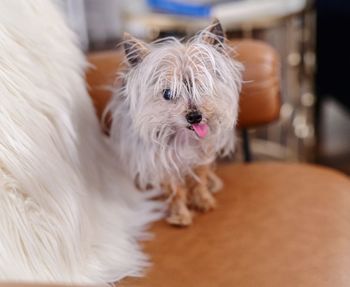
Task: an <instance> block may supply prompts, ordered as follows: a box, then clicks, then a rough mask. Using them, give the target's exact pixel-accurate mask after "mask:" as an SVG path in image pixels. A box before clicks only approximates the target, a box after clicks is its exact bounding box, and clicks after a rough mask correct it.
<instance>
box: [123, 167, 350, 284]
mask: <svg viewBox="0 0 350 287" xmlns="http://www.w3.org/2000/svg"><path fill="white" fill-rule="evenodd" d="M218 173H219V175H220V176H221V178H222V179H223V180H224V183H225V188H224V190H222V191H221V192H220V193H218V194H217V200H218V208H217V209H216V210H214V211H213V212H211V213H208V214H204V215H198V216H196V218H195V221H194V224H193V226H191V227H189V228H187V229H176V228H174V227H171V226H169V225H167V224H166V223H165V222H163V221H162V222H158V223H157V224H155V225H154V226H153V227H152V232H154V234H155V238H154V240H152V241H150V242H147V243H146V244H145V249H146V252H147V253H149V254H150V255H151V259H152V261H153V267H151V268H150V270H149V273H148V274H147V276H146V277H145V278H141V279H130V280H129V279H128V280H125V281H123V282H122V284H121V285H119V286H123V287H127V286H133V287H141V286H152V287H158V286H159V287H163V286H166V287H179V286H181V287H195V286H200V287H219V286H222V287H228V286H239V287H253V286H254V287H255V286H259V287H264V286H266V287H281V286H284V287H289V286H290V287H296V286H301V287H307V286H310V287H311V286H317V287H322V286H327V287H330V286H332V287H335V286H337V287H338V286H339V287H340V286H350V275H349V274H350V273H349V266H350V180H349V178H347V177H346V176H344V175H342V174H340V173H338V172H335V171H332V170H328V169H325V168H321V167H317V166H311V165H301V164H279V163H267V164H262V163H258V164H251V165H222V166H220V168H219V170H218Z"/></svg>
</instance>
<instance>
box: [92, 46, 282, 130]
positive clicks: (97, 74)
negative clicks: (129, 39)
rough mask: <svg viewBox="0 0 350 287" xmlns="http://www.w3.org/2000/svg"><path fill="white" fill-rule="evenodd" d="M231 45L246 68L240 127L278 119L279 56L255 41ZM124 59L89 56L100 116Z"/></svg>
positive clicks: (113, 54)
mask: <svg viewBox="0 0 350 287" xmlns="http://www.w3.org/2000/svg"><path fill="white" fill-rule="evenodd" d="M231 45H232V46H233V47H235V49H236V51H237V60H239V61H241V62H242V63H243V64H244V66H245V71H244V75H243V76H244V81H245V82H244V84H243V89H242V93H241V101H240V114H239V120H238V124H239V126H240V127H242V128H243V127H252V126H257V125H261V124H266V123H269V122H271V121H274V120H276V119H277V118H278V116H279V109H280V97H279V96H280V95H279V91H280V89H279V88H280V86H279V85H280V83H279V59H278V56H277V53H276V52H275V51H274V49H273V48H271V47H270V46H269V45H267V44H265V43H263V42H260V41H256V40H240V41H233V42H231ZM123 57H124V55H123V53H121V52H120V51H109V52H98V53H92V54H89V55H88V59H89V61H90V63H91V64H92V66H93V67H92V68H91V69H89V71H88V72H87V82H88V84H89V86H90V95H91V97H92V99H93V101H94V104H95V107H96V110H97V114H98V116H101V114H102V111H103V109H104V107H105V105H106V103H107V102H108V101H109V98H110V96H111V92H110V90H108V89H106V87H107V86H110V85H112V84H113V82H114V80H115V77H116V73H117V71H118V68H120V66H121V63H122V61H123Z"/></svg>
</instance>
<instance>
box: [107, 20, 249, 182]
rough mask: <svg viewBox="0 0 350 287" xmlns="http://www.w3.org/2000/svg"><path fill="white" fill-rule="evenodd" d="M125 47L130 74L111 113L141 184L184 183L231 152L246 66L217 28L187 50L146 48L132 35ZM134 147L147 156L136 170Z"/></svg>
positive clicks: (170, 42)
mask: <svg viewBox="0 0 350 287" xmlns="http://www.w3.org/2000/svg"><path fill="white" fill-rule="evenodd" d="M123 45H124V49H125V54H126V59H127V62H128V65H127V67H128V68H127V69H125V70H124V71H123V72H122V73H121V75H120V80H121V82H122V85H121V88H120V90H119V91H118V94H119V96H117V97H118V98H119V100H116V99H115V100H114V101H112V104H111V105H110V106H109V111H110V112H111V114H112V117H113V122H115V121H117V122H115V123H113V124H112V129H111V134H112V137H114V136H113V133H114V134H115V138H117V139H118V140H117V141H118V142H119V147H118V148H119V152H121V153H123V154H125V155H126V156H127V157H128V158H127V162H128V165H131V166H130V169H131V170H132V171H133V172H135V173H137V174H138V176H139V177H140V178H141V180H142V179H145V181H150V180H151V179H153V180H151V181H152V183H153V184H154V179H155V178H157V175H159V176H160V177H164V176H171V177H174V176H175V175H180V177H181V176H183V174H184V173H188V172H189V171H190V170H191V169H192V167H193V166H194V165H200V164H204V163H208V162H210V161H212V160H213V158H214V156H215V154H216V153H218V152H222V153H224V154H227V153H229V152H230V151H231V150H232V148H233V128H234V126H235V123H236V119H237V113H238V98H239V92H240V89H241V70H242V66H241V64H239V63H238V62H236V61H235V60H234V59H233V50H232V48H231V47H230V46H229V45H228V44H227V43H226V42H225V39H224V33H223V30H222V27H221V25H220V23H219V22H218V21H214V23H213V24H212V25H211V26H210V27H208V28H207V29H205V30H203V31H202V32H200V33H198V34H197V35H196V36H194V37H193V38H191V39H190V40H189V41H187V42H184V43H183V42H182V41H180V40H178V39H175V38H166V39H162V40H158V41H156V42H153V43H151V44H146V43H144V42H142V41H140V40H138V39H136V38H134V37H132V36H130V35H129V34H126V35H125V41H124V43H123ZM117 97H115V98H117ZM127 118H129V120H127ZM123 123H124V124H123ZM113 126H114V127H113ZM124 129H127V131H124V132H123V130H124ZM121 137H123V138H121ZM132 145H134V146H133V148H134V149H137V150H134V151H133V152H134V153H139V152H140V151H141V152H142V153H143V156H139V157H138V158H136V159H135V161H138V162H137V163H130V162H132V161H133V159H132V158H133V156H132V155H131V153H132V152H131V151H130V154H128V152H127V150H128V149H131V146H132ZM152 167H153V168H152ZM152 173H153V174H152ZM156 181H157V179H156Z"/></svg>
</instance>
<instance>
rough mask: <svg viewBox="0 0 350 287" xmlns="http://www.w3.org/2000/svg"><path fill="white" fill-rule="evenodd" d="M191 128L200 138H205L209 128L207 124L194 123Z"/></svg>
mask: <svg viewBox="0 0 350 287" xmlns="http://www.w3.org/2000/svg"><path fill="white" fill-rule="evenodd" d="M192 128H193V129H194V131H195V132H196V134H197V135H198V136H199V137H200V138H205V137H206V135H207V133H208V130H209V127H208V125H207V124H194V125H192Z"/></svg>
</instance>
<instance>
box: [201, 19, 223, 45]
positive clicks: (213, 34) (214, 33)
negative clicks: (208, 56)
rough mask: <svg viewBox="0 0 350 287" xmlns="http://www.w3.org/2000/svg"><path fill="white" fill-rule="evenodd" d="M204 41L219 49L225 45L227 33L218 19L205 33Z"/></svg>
mask: <svg viewBox="0 0 350 287" xmlns="http://www.w3.org/2000/svg"><path fill="white" fill-rule="evenodd" d="M203 41H204V42H206V43H208V44H210V45H213V46H218V47H219V46H221V45H222V44H224V41H225V33H224V30H223V29H222V26H221V23H220V21H219V20H218V19H214V21H213V22H212V24H211V25H210V26H209V27H208V28H207V29H205V30H204V31H203Z"/></svg>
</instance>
